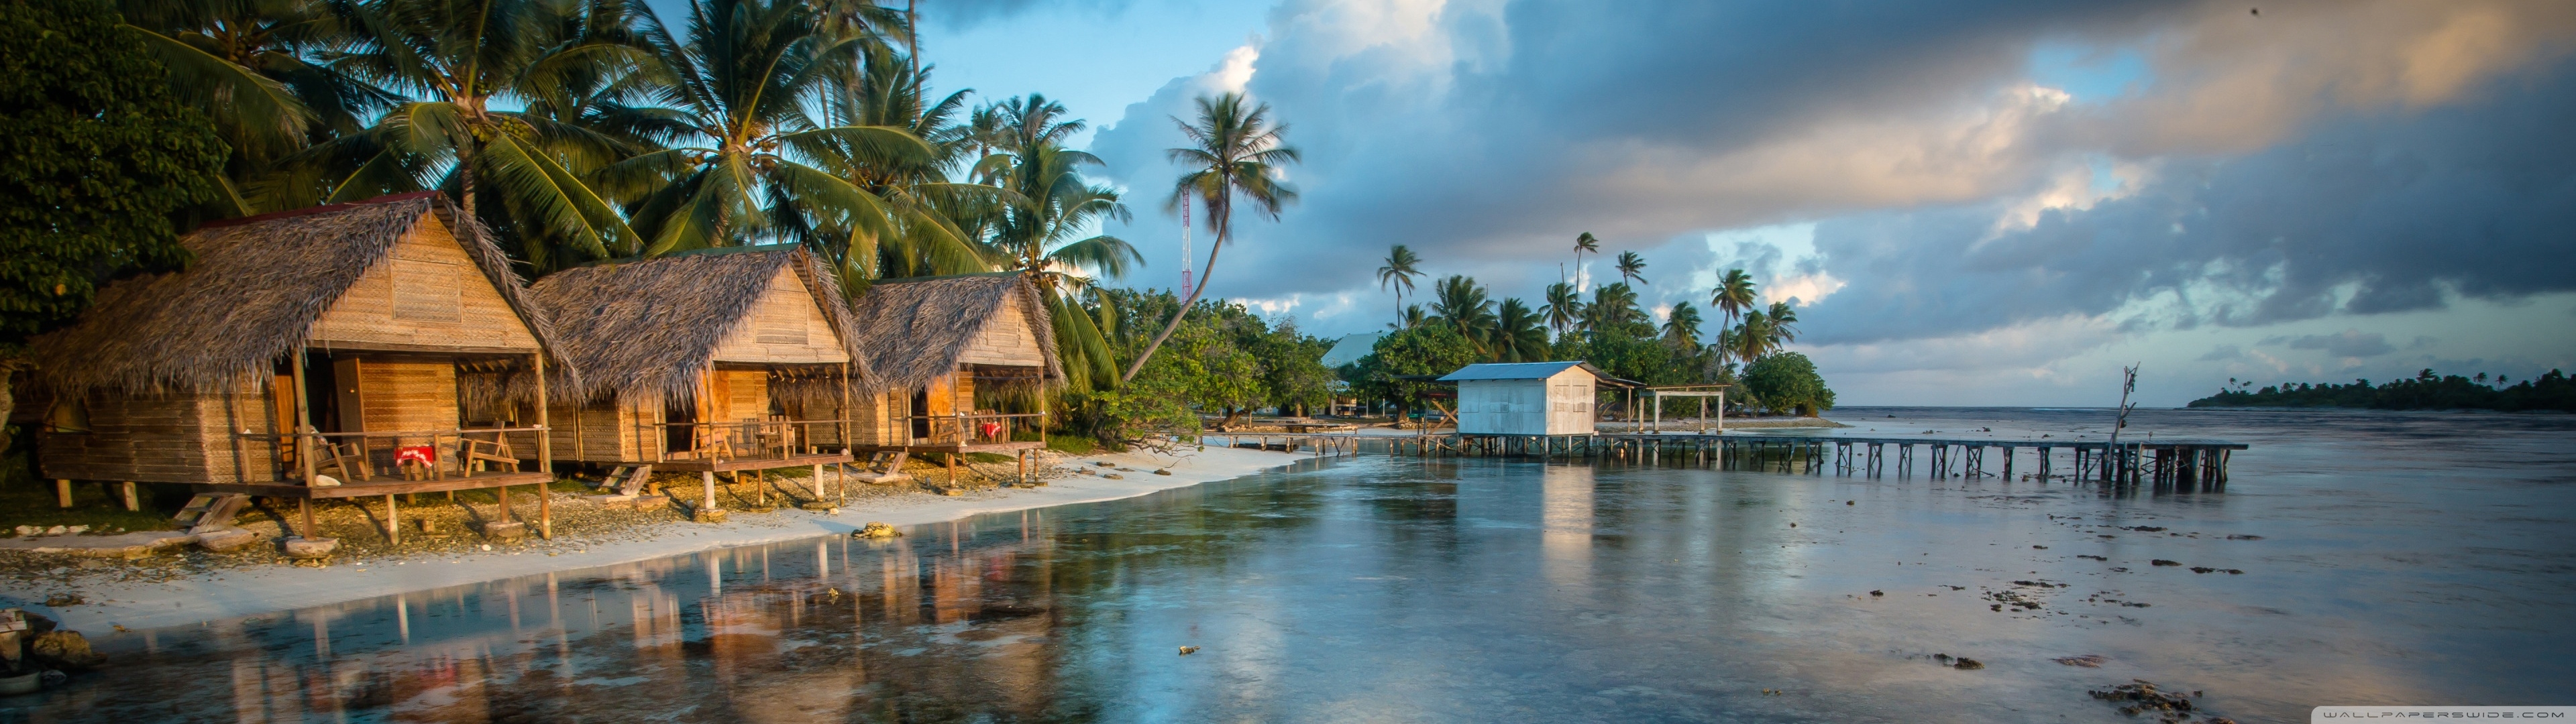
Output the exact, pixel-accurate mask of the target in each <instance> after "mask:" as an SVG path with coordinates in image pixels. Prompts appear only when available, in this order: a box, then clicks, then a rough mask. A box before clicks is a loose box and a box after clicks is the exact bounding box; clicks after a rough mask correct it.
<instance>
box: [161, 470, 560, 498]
mask: <svg viewBox="0 0 2576 724" xmlns="http://www.w3.org/2000/svg"><path fill="white" fill-rule="evenodd" d="M553 480H554V475H552V474H550V473H542V472H535V471H529V472H524V473H512V472H484V473H472V474H453V473H451V474H449V475H448V476H447V477H446V478H445V479H441V480H403V479H400V478H387V477H384V476H377V478H376V479H374V480H352V481H349V482H345V483H341V484H339V485H334V486H330V487H325V488H315V487H309V486H306V485H303V484H300V483H289V482H279V483H196V484H193V485H191V486H190V487H191V488H193V489H195V490H196V491H197V492H200V493H240V494H243V495H259V496H266V497H271V498H307V499H319V500H329V499H335V498H364V497H370V496H377V495H400V494H403V493H436V492H443V491H449V490H481V489H484V488H498V487H502V486H505V485H541V484H544V483H548V482H552V481H553Z"/></svg>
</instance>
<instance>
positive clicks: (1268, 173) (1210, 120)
mask: <svg viewBox="0 0 2576 724" xmlns="http://www.w3.org/2000/svg"><path fill="white" fill-rule="evenodd" d="M1246 103H1247V101H1246V100H1245V98H1244V97H1243V94H1242V93H1227V94H1224V95H1218V96H1200V97H1199V99H1198V106H1199V113H1198V122H1196V123H1186V122H1182V121H1181V119H1178V118H1174V119H1172V122H1173V123H1174V124H1177V125H1179V126H1180V127H1181V133H1182V134H1183V135H1186V136H1188V137H1189V139H1190V143H1191V145H1190V147H1188V148H1174V149H1169V150H1167V151H1165V153H1166V154H1167V155H1168V156H1169V157H1170V158H1171V160H1172V161H1173V162H1174V163H1179V164H1182V165H1183V166H1185V167H1186V168H1187V169H1188V170H1186V171H1184V172H1182V173H1181V177H1180V179H1179V180H1178V181H1177V182H1176V183H1174V184H1173V185H1172V198H1171V203H1170V206H1171V207H1172V208H1179V207H1180V205H1181V204H1185V203H1194V204H1200V205H1203V206H1205V207H1206V208H1207V210H1208V214H1207V224H1208V229H1209V230H1210V231H1214V232H1216V243H1213V244H1209V245H1208V260H1207V266H1205V267H1202V271H1201V272H1200V276H1199V284H1198V286H1197V287H1194V288H1192V289H1190V296H1189V298H1187V299H1183V300H1181V307H1180V309H1179V310H1177V311H1174V312H1173V313H1172V321H1171V322H1170V323H1168V324H1165V325H1163V331H1162V332H1159V333H1156V334H1155V335H1154V341H1152V342H1149V343H1147V344H1146V345H1145V350H1144V351H1143V352H1141V353H1138V354H1137V355H1136V359H1135V360H1134V361H1132V362H1129V363H1128V365H1127V373H1126V374H1125V375H1122V376H1120V377H1119V379H1120V380H1130V379H1135V378H1136V373H1137V372H1138V371H1140V370H1143V369H1145V361H1146V360H1148V359H1151V358H1153V356H1154V350H1156V349H1159V348H1161V347H1162V346H1163V340H1165V339H1169V338H1171V336H1172V331H1173V330H1176V329H1180V328H1181V319H1182V318H1183V317H1186V316H1188V315H1189V313H1190V307H1191V306H1193V305H1195V304H1196V303H1197V302H1198V298H1199V295H1201V294H1205V293H1207V279H1208V277H1212V276H1215V275H1216V256H1217V253H1218V252H1222V251H1225V244H1226V242H1227V241H1230V240H1232V239H1233V236H1234V209H1235V202H1236V200H1237V198H1238V197H1240V199H1241V200H1242V201H1243V202H1245V203H1249V204H1251V207H1252V211H1253V212H1254V213H1256V214H1260V215H1261V216H1264V217H1268V218H1270V219H1274V220H1275V219H1278V218H1279V209H1280V207H1282V206H1286V205H1287V204H1288V203H1289V202H1292V201H1295V200H1296V199H1297V190H1296V189H1295V188H1293V187H1290V186H1289V185H1288V182H1286V181H1284V180H1281V179H1280V175H1281V172H1282V171H1283V170H1284V168H1285V167H1286V165H1287V164H1291V163H1296V162H1297V160H1298V158H1299V156H1298V153H1297V149H1296V148H1293V147H1290V146H1288V145H1287V144H1286V143H1285V142H1283V141H1282V139H1281V138H1280V135H1281V134H1283V133H1286V132H1287V131H1288V126H1287V125H1285V124H1278V123H1274V122H1272V121H1271V120H1270V104H1268V103H1261V104H1255V105H1252V106H1250V107H1246V105H1245V104H1246Z"/></svg>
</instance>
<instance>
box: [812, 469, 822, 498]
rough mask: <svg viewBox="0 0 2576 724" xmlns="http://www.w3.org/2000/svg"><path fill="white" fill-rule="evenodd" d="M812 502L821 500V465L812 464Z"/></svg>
mask: <svg viewBox="0 0 2576 724" xmlns="http://www.w3.org/2000/svg"><path fill="white" fill-rule="evenodd" d="M814 502H817V503H820V502H823V466H822V465H821V464H819V463H818V464H816V465H815V466H814Z"/></svg>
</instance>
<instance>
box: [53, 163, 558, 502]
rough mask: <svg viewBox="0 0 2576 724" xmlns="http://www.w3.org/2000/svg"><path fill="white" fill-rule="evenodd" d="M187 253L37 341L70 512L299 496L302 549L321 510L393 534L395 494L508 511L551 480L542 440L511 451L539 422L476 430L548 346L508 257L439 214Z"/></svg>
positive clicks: (198, 246) (219, 225) (234, 235)
mask: <svg viewBox="0 0 2576 724" xmlns="http://www.w3.org/2000/svg"><path fill="white" fill-rule="evenodd" d="M180 243H181V244H182V245H184V246H186V247H187V249H188V250H189V251H190V252H191V253H193V254H194V256H195V261H194V262H193V263H192V264H191V265H190V266H189V268H188V269H187V270H186V271H182V272H176V273H170V274H159V275H152V276H146V277H142V278H137V279H130V280H126V281H122V282H118V283H115V284H112V285H110V286H108V287H107V288H105V289H102V290H100V292H99V295H98V300H97V303H96V304H95V305H94V306H93V307H91V309H90V310H89V311H88V313H86V314H84V315H82V317H81V318H80V320H79V321H78V322H76V323H75V324H73V325H72V326H71V327H70V328H67V329H63V330H60V331H57V332H54V333H52V334H48V335H45V336H43V337H41V338H38V339H37V340H36V341H35V343H34V344H33V347H34V356H35V358H36V360H37V362H38V364H39V365H40V366H41V373H42V380H41V381H42V384H43V386H44V388H45V389H46V390H48V391H50V393H51V394H52V398H53V403H52V404H51V405H50V408H51V411H50V412H49V414H48V421H47V424H46V425H45V427H44V428H43V434H41V435H40V436H39V438H38V440H39V442H38V451H37V457H38V460H39V462H40V464H41V466H42V468H43V470H44V472H45V474H46V475H48V476H50V477H53V478H57V479H58V481H59V482H58V483H57V485H59V486H60V487H61V488H62V495H63V496H64V498H65V504H66V505H68V502H69V488H70V480H72V479H81V480H99V481H112V482H127V483H128V486H127V491H128V495H129V497H128V501H129V505H131V504H132V497H131V491H132V486H131V483H132V482H156V483H185V484H189V485H192V486H195V488H196V489H197V490H199V491H200V492H210V493H246V494H252V495H262V496H271V497H279V498H295V499H298V500H299V501H300V502H299V504H300V505H303V506H304V509H305V515H304V516H303V517H304V532H305V533H307V534H310V533H311V532H312V525H313V522H312V515H311V506H310V502H309V501H310V500H311V499H314V498H357V497H361V496H375V495H382V496H384V497H385V502H386V504H387V506H388V508H387V512H388V514H389V515H388V518H387V523H386V525H387V526H388V529H389V530H390V528H391V525H392V522H391V515H390V514H391V513H392V512H393V511H392V508H391V506H392V504H393V496H394V494H396V493H418V492H431V491H454V490H461V489H473V488H495V487H502V488H504V490H503V500H504V501H506V500H507V490H506V487H504V486H511V485H528V484H536V483H543V482H545V481H547V480H548V479H549V478H550V475H549V474H548V473H547V472H546V469H547V465H548V463H549V462H550V458H549V455H548V450H547V449H546V447H545V446H544V445H542V444H539V445H536V446H534V447H535V449H532V450H519V449H514V448H513V446H512V445H511V444H510V443H509V441H508V440H506V439H503V437H504V436H505V435H506V434H508V433H511V432H522V433H533V432H534V431H536V430H539V429H542V427H543V426H544V425H545V424H546V419H545V415H544V413H543V412H542V411H540V412H538V414H537V415H535V418H534V419H532V420H529V419H522V420H518V421H515V422H497V421H495V422H469V421H475V420H494V419H497V417H498V416H497V415H495V414H492V413H489V412H488V411H490V410H493V409H495V408H497V407H499V405H497V404H496V403H497V400H496V399H493V398H492V395H490V394H488V393H490V392H491V391H495V390H500V389H504V388H506V387H508V386H510V383H512V382H513V381H516V382H517V383H519V384H526V385H531V386H536V387H538V388H539V389H542V385H543V384H544V382H543V377H544V375H543V374H528V373H529V372H532V371H534V372H539V373H542V372H543V371H544V369H545V367H546V364H547V362H548V360H547V357H548V356H550V355H552V354H553V353H554V349H555V345H554V342H553V330H552V327H551V325H550V324H549V323H548V322H547V318H546V316H545V315H544V314H543V313H541V312H539V311H538V310H537V309H536V307H535V306H534V305H533V304H532V303H531V302H530V301H529V300H528V299H527V298H526V297H525V295H524V294H523V288H522V287H521V285H520V281H519V278H518V277H517V276H516V275H514V274H513V273H512V272H511V270H510V263H509V260H508V259H507V258H506V257H504V256H503V255H502V253H501V250H500V249H499V248H497V247H495V246H494V245H493V244H492V243H491V241H490V240H489V239H488V238H487V236H486V232H484V231H483V230H482V229H481V227H480V226H479V225H477V224H474V223H472V222H471V221H470V220H462V219H460V217H459V215H458V213H457V212H456V210H455V208H454V207H452V206H451V205H450V204H449V203H448V202H447V200H446V199H445V198H444V197H442V196H439V195H437V194H435V193H419V194H405V195H400V196H387V197H383V198H378V199H374V200H371V201H365V202H359V203H354V204H338V205H332V206H322V207H315V208H310V209H302V210H297V211H288V212H281V213H276V214H268V215H263V216H254V217H249V218H244V219H235V220H229V221H221V222H215V223H211V224H207V225H205V226H204V227H203V228H199V229H197V230H196V231H193V232H190V233H188V234H187V235H186V236H184V237H181V239H180ZM567 371H569V370H566V369H563V368H560V367H559V368H558V370H557V372H558V375H557V378H558V379H570V380H578V379H579V377H578V376H568V375H563V374H561V373H563V372H567ZM298 430H301V431H303V432H302V434H298V433H297V431H298ZM520 458H531V459H533V463H534V464H533V465H527V466H522V465H521V464H520V463H519V462H518V460H519V459H520ZM324 478H328V479H329V480H323V479H324ZM315 481H321V482H323V484H321V485H316V484H312V483H314V482H315ZM335 481H336V482H337V483H338V484H337V485H330V484H329V483H331V482H335ZM504 510H505V511H506V508H505V509H504ZM503 515H504V516H506V515H507V513H506V512H504V513H503ZM505 519H506V518H505Z"/></svg>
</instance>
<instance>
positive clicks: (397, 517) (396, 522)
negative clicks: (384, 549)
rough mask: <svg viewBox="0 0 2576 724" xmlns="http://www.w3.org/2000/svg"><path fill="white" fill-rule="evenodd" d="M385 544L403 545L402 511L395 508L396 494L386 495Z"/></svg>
mask: <svg viewBox="0 0 2576 724" xmlns="http://www.w3.org/2000/svg"><path fill="white" fill-rule="evenodd" d="M385 542H387V543H392V544H394V545H402V510H401V509H399V508H395V507H394V494H392V493H386V494H385Z"/></svg>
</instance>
